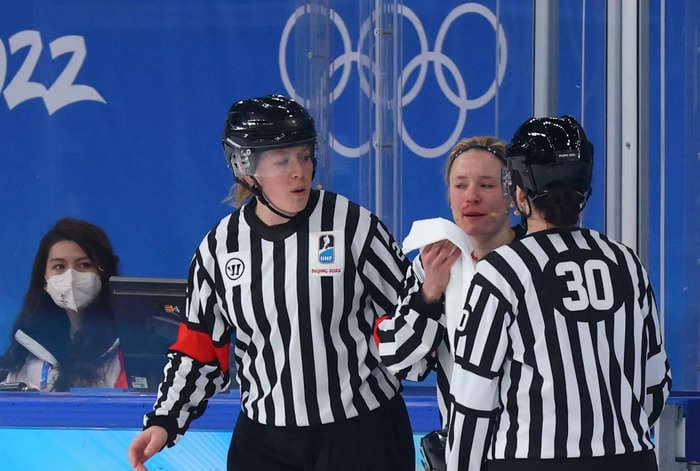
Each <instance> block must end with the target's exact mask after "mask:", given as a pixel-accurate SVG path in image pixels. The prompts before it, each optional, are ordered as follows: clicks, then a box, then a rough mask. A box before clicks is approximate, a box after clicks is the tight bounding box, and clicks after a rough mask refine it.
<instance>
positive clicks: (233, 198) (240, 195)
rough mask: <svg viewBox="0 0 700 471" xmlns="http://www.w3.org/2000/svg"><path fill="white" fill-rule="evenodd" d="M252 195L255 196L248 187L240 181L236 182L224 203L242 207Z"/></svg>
mask: <svg viewBox="0 0 700 471" xmlns="http://www.w3.org/2000/svg"><path fill="white" fill-rule="evenodd" d="M251 196H253V194H252V193H251V192H250V190H249V189H248V188H246V187H245V186H243V185H241V184H240V183H237V182H234V183H233V185H231V189H230V190H229V193H228V196H226V198H224V203H226V204H228V205H230V206H233V207H234V208H240V207H241V206H243V204H244V203H245V202H246V201H248V200H249V199H250V198H251Z"/></svg>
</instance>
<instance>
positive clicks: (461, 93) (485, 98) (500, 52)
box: [279, 2, 508, 158]
mask: <svg viewBox="0 0 700 471" xmlns="http://www.w3.org/2000/svg"><path fill="white" fill-rule="evenodd" d="M397 12H398V14H399V15H402V16H403V17H405V18H406V20H408V21H409V22H410V23H411V25H412V26H413V28H414V29H415V31H416V34H417V36H418V42H419V46H420V52H419V53H418V54H417V55H416V56H415V57H413V59H411V60H410V61H408V63H407V64H406V65H405V66H404V68H403V70H402V71H401V74H400V76H399V87H400V88H399V89H400V90H401V91H402V96H401V98H400V100H401V106H399V107H398V122H399V123H400V126H401V138H402V140H403V143H404V145H406V147H408V148H409V149H410V150H411V151H412V152H413V153H414V154H416V155H419V156H421V157H425V158H435V157H440V156H442V155H445V154H446V153H447V152H449V150H450V149H451V148H452V146H454V145H455V144H456V143H457V141H458V140H459V138H460V135H461V133H462V130H463V129H464V125H465V124H466V121H467V111H468V110H474V109H477V108H480V107H482V106H484V105H485V104H486V103H488V102H489V101H490V100H491V99H492V98H493V97H494V96H495V95H496V91H497V89H498V87H499V86H500V85H501V83H502V82H503V77H504V75H505V72H506V64H507V60H508V45H507V42H506V36H505V33H504V32H503V27H502V26H501V24H500V23H499V21H498V18H497V17H496V15H495V14H494V13H493V12H492V11H491V10H490V9H489V8H488V7H486V6H484V5H482V4H480V3H474V2H470V3H463V4H461V5H459V6H457V7H455V8H454V9H452V11H450V13H449V14H448V15H447V16H446V17H445V19H444V20H443V22H442V24H441V25H440V29H439V30H438V34H437V37H436V38H435V46H434V48H433V50H432V51H431V50H429V48H428V38H427V36H426V33H425V28H423V24H422V23H421V21H420V19H419V18H418V16H417V15H416V14H415V12H414V11H413V10H411V9H410V8H408V7H406V6H404V5H398V7H397ZM469 13H473V14H477V15H480V16H482V17H483V18H485V19H486V20H487V21H488V22H489V24H490V25H491V27H492V28H493V29H494V31H495V32H496V37H497V63H496V76H495V77H494V80H493V82H492V83H491V85H490V86H489V88H488V89H487V90H486V91H485V92H484V93H483V94H482V95H480V96H478V97H476V98H468V96H467V86H466V84H465V83H464V77H463V76H462V73H461V71H460V70H459V68H458V67H457V65H456V64H455V63H454V61H453V60H452V59H450V58H449V57H448V56H446V55H445V54H444V53H443V52H442V48H443V45H444V41H445V36H446V35H447V32H448V31H449V29H450V27H451V26H452V23H453V22H454V21H455V20H456V19H457V18H459V17H461V16H462V15H466V14H469ZM311 14H315V15H328V17H329V19H330V21H331V22H333V24H334V25H335V27H336V28H337V31H338V33H339V34H340V38H341V41H342V47H343V51H344V52H343V54H341V55H340V56H338V57H336V58H335V60H333V62H331V64H330V71H329V75H330V76H333V74H334V73H335V72H336V71H337V70H340V71H341V72H340V73H341V75H340V79H339V80H338V83H337V84H336V86H335V88H333V90H332V92H331V93H330V103H333V102H334V101H335V100H337V99H338V97H339V96H340V95H341V94H342V93H343V91H344V90H345V87H346V86H347V84H348V80H349V79H350V73H351V69H352V65H353V63H357V70H358V74H359V79H360V88H361V90H362V93H364V95H365V96H367V97H368V98H370V99H371V100H372V101H374V100H375V97H374V93H373V91H372V90H371V85H370V80H369V79H368V78H367V75H366V72H365V70H366V69H368V68H370V67H371V60H370V57H369V56H368V55H366V54H362V53H361V52H360V51H362V50H363V46H364V43H365V41H367V37H368V35H369V33H370V28H371V26H372V18H371V17H370V18H367V19H366V20H365V21H363V23H362V25H361V26H360V34H359V39H358V43H357V50H353V48H352V42H351V39H350V33H349V31H348V28H347V26H346V25H345V22H344V21H343V19H342V18H341V17H340V16H339V15H338V14H337V13H336V12H335V11H334V10H333V9H325V8H319V7H314V6H312V5H308V4H307V5H303V6H300V7H299V8H297V9H296V10H295V11H294V13H292V15H291V16H290V17H289V18H288V19H287V23H286V24H285V25H284V29H283V30H282V36H281V38H280V48H279V68H280V75H281V78H282V83H283V84H284V87H285V89H286V90H287V93H288V94H289V95H290V96H291V97H292V98H294V99H295V100H297V101H300V102H302V103H305V102H307V100H306V99H305V98H304V97H302V96H301V95H300V94H299V93H297V91H296V90H295V88H294V85H293V84H292V81H291V79H290V77H289V73H288V70H287V57H286V55H287V45H288V42H289V36H290V34H291V32H292V30H293V28H294V26H295V25H296V23H297V21H299V19H300V18H301V17H303V16H304V15H311ZM431 62H432V63H433V68H434V70H435V76H436V78H437V82H438V85H439V87H440V90H441V91H442V93H443V95H444V96H445V97H446V98H447V99H448V100H449V101H450V103H452V104H453V105H454V106H456V107H457V109H458V110H459V114H458V118H457V123H456V124H455V127H454V130H453V131H452V133H451V134H450V136H449V137H448V138H447V140H446V141H445V142H444V143H442V144H440V145H438V146H436V147H424V146H421V145H420V144H418V143H417V142H416V141H414V140H413V138H412V137H411V135H410V134H409V133H408V130H407V129H406V126H405V124H404V122H403V108H404V107H405V106H407V105H408V104H410V103H411V102H412V101H413V100H414V99H415V98H416V96H418V94H419V93H420V91H421V90H422V88H423V84H424V82H425V79H426V76H427V73H428V65H429V64H430V63H431ZM443 67H444V68H446V69H447V70H448V71H449V73H450V74H451V75H452V78H453V79H454V82H455V84H456V87H457V90H456V92H455V91H453V90H452V89H451V88H450V85H449V84H448V83H447V80H446V79H445V74H444V71H443ZM416 68H419V70H418V77H417V79H416V81H415V83H414V84H413V86H412V87H411V89H410V90H408V91H407V92H405V93H404V92H403V91H404V87H405V85H406V81H407V80H408V77H409V76H410V75H411V73H412V72H413V71H414V70H415V69H416ZM372 72H374V71H372ZM329 142H330V145H331V147H332V148H333V150H335V151H336V152H337V153H339V154H340V155H343V156H345V157H360V156H361V155H364V154H366V153H368V152H369V146H370V141H367V142H364V143H363V144H361V145H359V146H357V147H350V146H345V145H343V144H342V143H340V142H339V141H338V140H336V139H335V137H334V136H333V134H332V133H331V135H330V136H329Z"/></svg>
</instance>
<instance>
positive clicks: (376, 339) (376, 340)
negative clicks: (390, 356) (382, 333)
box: [372, 314, 390, 347]
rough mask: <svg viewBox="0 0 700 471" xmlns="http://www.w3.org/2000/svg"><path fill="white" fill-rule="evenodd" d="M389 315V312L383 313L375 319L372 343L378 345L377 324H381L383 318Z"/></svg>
mask: <svg viewBox="0 0 700 471" xmlns="http://www.w3.org/2000/svg"><path fill="white" fill-rule="evenodd" d="M389 317H390V316H389V314H384V315H383V316H381V317H377V320H375V321H374V329H373V330H372V337H374V343H375V345H376V346H377V347H378V346H379V324H381V323H382V321H383V320H385V319H388V318H389Z"/></svg>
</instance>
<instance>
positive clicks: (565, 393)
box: [447, 228, 671, 470]
mask: <svg viewBox="0 0 700 471" xmlns="http://www.w3.org/2000/svg"><path fill="white" fill-rule="evenodd" d="M662 339H663V334H662V332H661V328H660V325H659V319H658V315H657V311H656V304H655V299H654V293H653V290H652V288H651V285H650V283H649V278H648V275H647V272H646V270H645V269H644V267H643V266H642V264H641V263H640V261H639V258H638V257H637V255H636V254H635V253H634V252H633V251H632V250H631V249H629V248H627V247H625V246H624V245H622V244H620V243H618V242H614V241H612V240H610V239H608V238H607V237H606V236H604V235H602V234H599V233H598V232H595V231H593V230H588V229H579V228H574V229H555V230H547V231H542V232H537V233H534V234H532V235H530V236H528V237H526V238H524V239H522V240H520V241H516V242H513V243H512V244H510V245H509V246H504V247H501V248H499V249H497V250H496V251H495V252H492V253H491V254H489V255H488V256H487V257H486V258H484V259H483V260H482V261H481V262H479V263H478V264H477V272H476V274H475V275H474V278H473V281H472V284H471V287H470V289H469V292H468V295H467V302H466V304H465V309H464V316H463V319H462V322H461V323H460V325H459V327H458V330H457V334H456V340H455V343H456V358H455V367H454V370H453V374H452V381H451V393H452V395H453V397H454V404H453V407H452V409H451V412H450V429H449V434H448V452H447V453H448V469H449V470H457V469H459V470H478V469H480V466H481V463H482V460H483V459H508V460H512V459H524V458H535V459H553V458H576V457H598V456H604V455H608V456H609V455H620V454H629V453H633V452H639V451H644V450H651V449H653V447H654V445H653V443H652V441H651V437H650V434H649V428H650V427H651V426H652V425H653V424H654V423H655V422H656V420H657V419H658V418H659V416H660V414H661V410H662V408H663V405H664V401H665V400H666V397H667V396H668V393H669V389H670V385H671V374H670V369H669V364H668V360H667V358H666V353H665V351H664V347H663V340H662Z"/></svg>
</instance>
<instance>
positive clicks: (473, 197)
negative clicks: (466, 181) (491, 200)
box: [464, 185, 481, 204]
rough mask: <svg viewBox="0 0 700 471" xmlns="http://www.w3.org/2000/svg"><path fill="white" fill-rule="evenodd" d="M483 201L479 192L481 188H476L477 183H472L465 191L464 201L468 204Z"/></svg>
mask: <svg viewBox="0 0 700 471" xmlns="http://www.w3.org/2000/svg"><path fill="white" fill-rule="evenodd" d="M480 201H481V195H480V194H479V190H478V189H477V188H476V186H475V185H470V186H469V187H467V190H466V191H465V195H464V202H465V203H468V204H476V203H479V202H480Z"/></svg>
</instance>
